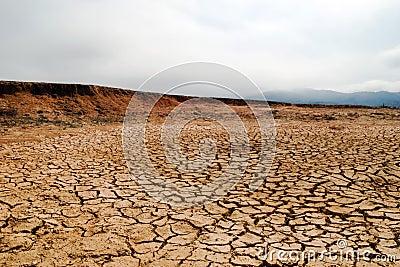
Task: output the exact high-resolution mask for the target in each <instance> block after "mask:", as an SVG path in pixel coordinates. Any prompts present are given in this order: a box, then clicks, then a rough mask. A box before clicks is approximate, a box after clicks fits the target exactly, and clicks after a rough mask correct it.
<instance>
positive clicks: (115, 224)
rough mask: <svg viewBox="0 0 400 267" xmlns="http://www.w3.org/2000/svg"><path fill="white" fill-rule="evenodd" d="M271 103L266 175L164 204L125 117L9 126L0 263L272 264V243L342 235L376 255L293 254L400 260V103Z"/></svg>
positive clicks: (319, 242)
mask: <svg viewBox="0 0 400 267" xmlns="http://www.w3.org/2000/svg"><path fill="white" fill-rule="evenodd" d="M273 109H274V114H275V117H276V129H277V134H278V135H277V154H276V158H275V161H274V164H273V167H272V170H271V171H270V173H269V175H268V177H267V178H266V182H265V183H264V184H263V185H262V186H261V187H260V188H259V190H258V191H257V192H255V193H249V192H248V191H247V190H246V189H245V188H243V187H241V186H240V185H238V186H237V187H236V188H235V189H234V190H232V191H231V192H230V194H229V195H228V196H227V197H225V198H224V199H221V200H219V201H217V202H215V203H212V204H207V205H205V206H202V207H196V208H190V209H172V208H171V207H169V206H168V205H165V204H160V203H157V202H155V201H154V200H152V199H151V198H149V197H148V196H147V195H146V193H144V192H143V191H142V190H141V188H140V187H138V186H137V185H136V184H135V182H134V181H132V180H131V178H130V176H129V172H128V169H127V167H126V164H125V160H124V156H123V153H122V146H121V125H117V124H107V125H106V126H102V127H98V126H96V127H95V126H92V127H82V128H68V127H67V128H65V127H56V126H54V125H46V124H43V125H41V127H39V128H38V127H28V128H26V127H19V126H16V127H13V128H8V129H6V128H2V135H1V138H0V158H1V163H0V265H1V266H67V265H73V266H176V265H182V266H243V265H245V266H246V265H247V266H252V265H256V266H270V264H278V265H281V264H282V263H281V262H280V261H279V260H278V259H276V257H275V258H274V259H273V260H269V259H267V260H265V261H263V260H262V259H260V258H259V257H258V255H260V254H261V252H264V248H265V246H266V245H268V249H269V250H273V249H274V248H276V249H279V248H282V249H284V250H290V249H292V250H295V251H307V250H308V251H309V250H315V251H317V252H322V251H324V250H330V249H337V243H336V242H337V240H339V239H342V240H345V241H346V242H347V247H346V249H354V250H356V249H358V250H360V251H361V250H366V249H368V250H370V251H371V252H372V254H371V256H372V258H373V260H372V262H366V261H363V260H360V261H355V260H349V261H341V262H340V261H337V260H336V261H335V260H333V261H330V260H329V259H327V257H325V258H324V259H323V260H322V261H317V262H313V261H309V262H307V261H305V262H304V261H300V262H297V263H296V264H299V265H307V266H322V265H323V264H324V265H326V266H335V265H338V266H341V265H350V266H354V265H356V266H376V265H382V266H387V265H393V266H396V265H399V264H400V261H399V260H400V240H399V237H400V202H399V200H400V190H399V188H400V144H399V143H400V142H399V141H400V111H399V110H390V109H338V108H330V109H329V108H300V107H294V106H278V107H273ZM187 148H188V147H187ZM222 165H223V164H222ZM219 166H221V165H219ZM221 168H222V167H221ZM217 171H218V170H217ZM380 254H385V255H395V256H396V257H397V258H396V259H397V261H396V262H392V263H388V262H379V259H376V256H378V255H380ZM261 256H262V255H261ZM275 256H276V255H275ZM296 264H295V265H296Z"/></svg>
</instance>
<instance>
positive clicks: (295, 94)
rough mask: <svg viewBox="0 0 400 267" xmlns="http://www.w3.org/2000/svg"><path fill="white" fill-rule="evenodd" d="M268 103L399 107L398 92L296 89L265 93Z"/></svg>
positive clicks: (399, 93) (399, 94)
mask: <svg viewBox="0 0 400 267" xmlns="http://www.w3.org/2000/svg"><path fill="white" fill-rule="evenodd" d="M264 95H265V97H266V98H267V100H269V101H279V102H288V103H296V104H337V105H366V106H374V107H378V106H382V105H385V106H390V107H400V92H398V93H392V92H386V91H380V92H355V93H341V92H336V91H332V90H316V89H310V88H305V89H296V90H288V91H278V90H271V91H265V93H264Z"/></svg>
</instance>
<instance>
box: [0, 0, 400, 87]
mask: <svg viewBox="0 0 400 267" xmlns="http://www.w3.org/2000/svg"><path fill="white" fill-rule="evenodd" d="M399 14H400V1H395V0H394V1H384V0H376V1H366V0H360V1H339V0H335V1H275V0H273V1H266V0H260V1H250V0H243V1H233V0H226V1H217V0H214V1H208V0H199V1H192V0H182V1H174V0H168V1H165V0H164V1H161V0H160V1H151V0H143V1H133V0H127V1H122V0H110V1H106V0H67V1H65V0H63V1H61V0H0V34H1V35H0V36H1V41H0V80H22V81H51V82H68V83H90V84H99V85H108V86H114V87H124V88H137V87H138V86H139V85H140V84H141V83H142V82H143V81H144V80H145V79H147V78H148V77H149V76H151V75H153V74H154V73H156V72H158V71H160V70H162V69H164V68H166V67H169V66H172V65H176V64H179V63H183V62H189V61H211V62H218V63H222V64H226V65H228V66H231V67H233V68H236V69H238V70H240V71H241V72H243V73H244V74H246V75H248V76H249V77H250V78H251V79H252V80H253V81H254V82H256V83H257V84H258V85H259V86H260V87H261V88H262V89H263V90H268V89H291V88H317V89H333V90H339V91H344V92H346V91H349V92H350V91H360V90H369V91H374V90H388V91H400V27H399V25H400V15H399Z"/></svg>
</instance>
